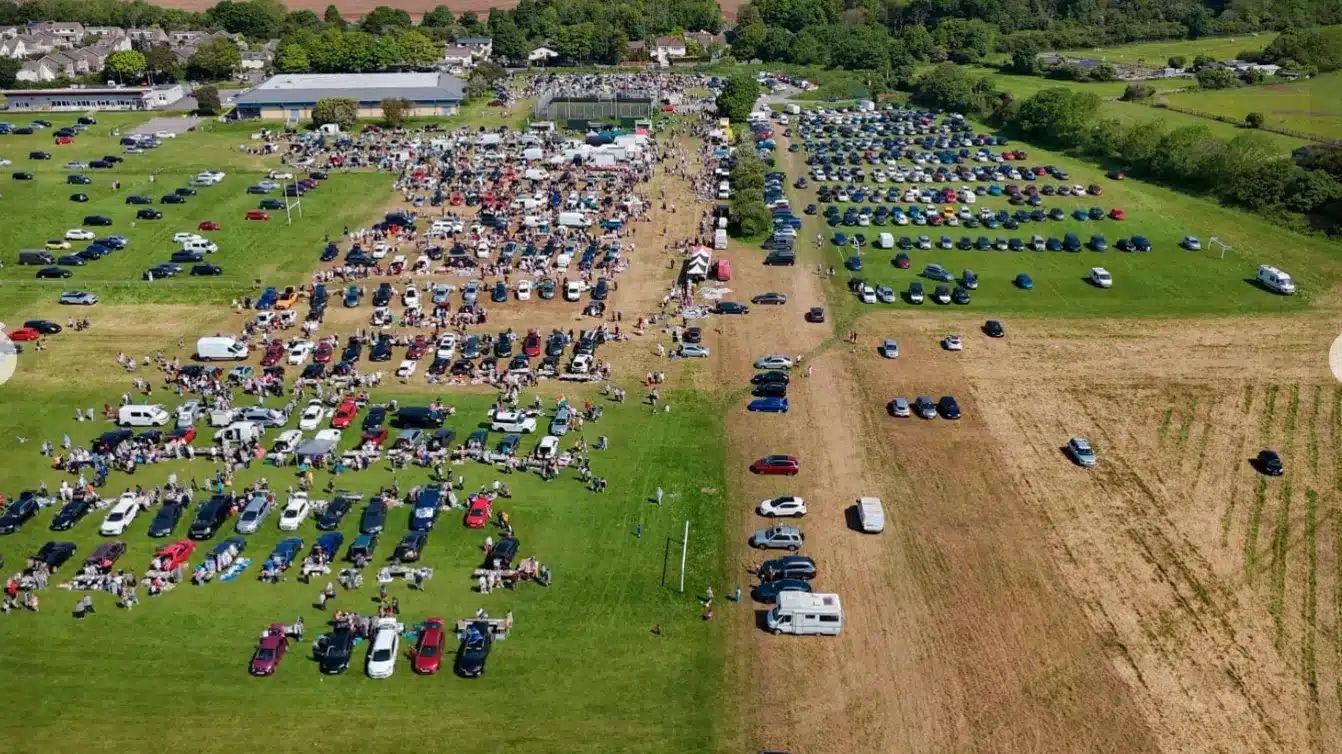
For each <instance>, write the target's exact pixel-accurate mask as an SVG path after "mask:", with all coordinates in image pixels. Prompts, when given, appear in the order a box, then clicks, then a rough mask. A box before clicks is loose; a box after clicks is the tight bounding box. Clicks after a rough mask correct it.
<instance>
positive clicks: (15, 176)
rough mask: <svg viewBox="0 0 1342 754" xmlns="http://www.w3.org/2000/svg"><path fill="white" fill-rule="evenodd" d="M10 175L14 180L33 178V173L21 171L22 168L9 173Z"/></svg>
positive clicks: (29, 179)
mask: <svg viewBox="0 0 1342 754" xmlns="http://www.w3.org/2000/svg"><path fill="white" fill-rule="evenodd" d="M10 177H11V178H13V179H14V180H16V181H31V180H32V179H33V174H32V173H25V172H23V171H22V170H20V171H19V172H17V173H14V174H13V175H11V176H10Z"/></svg>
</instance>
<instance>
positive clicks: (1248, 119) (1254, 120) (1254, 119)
mask: <svg viewBox="0 0 1342 754" xmlns="http://www.w3.org/2000/svg"><path fill="white" fill-rule="evenodd" d="M1266 120H1267V119H1266V118H1264V117H1263V114H1262V113H1249V114H1248V115H1246V116H1244V125H1246V126H1248V127H1249V128H1262V127H1263V123H1264V121H1266Z"/></svg>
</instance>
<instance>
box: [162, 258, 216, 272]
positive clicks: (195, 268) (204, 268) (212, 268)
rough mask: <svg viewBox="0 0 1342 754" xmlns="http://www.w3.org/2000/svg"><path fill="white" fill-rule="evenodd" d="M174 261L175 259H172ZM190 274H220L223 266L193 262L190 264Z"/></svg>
mask: <svg viewBox="0 0 1342 754" xmlns="http://www.w3.org/2000/svg"><path fill="white" fill-rule="evenodd" d="M174 261H175V260H174ZM191 274H192V275H222V274H224V268H223V267H220V266H219V265H217V264H195V265H192V266H191Z"/></svg>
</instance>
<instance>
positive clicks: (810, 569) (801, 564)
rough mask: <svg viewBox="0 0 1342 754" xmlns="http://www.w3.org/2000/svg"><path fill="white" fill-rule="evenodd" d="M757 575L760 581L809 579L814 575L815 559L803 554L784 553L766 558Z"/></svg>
mask: <svg viewBox="0 0 1342 754" xmlns="http://www.w3.org/2000/svg"><path fill="white" fill-rule="evenodd" d="M759 577H760V581H761V582H765V581H777V580H778V579H801V580H803V581H810V580H811V579H813V578H815V577H816V567H815V561H814V560H812V559H811V558H809V557H807V556H805V555H785V556H783V557H781V558H777V559H775V560H766V561H764V562H763V563H762V564H760V569H759Z"/></svg>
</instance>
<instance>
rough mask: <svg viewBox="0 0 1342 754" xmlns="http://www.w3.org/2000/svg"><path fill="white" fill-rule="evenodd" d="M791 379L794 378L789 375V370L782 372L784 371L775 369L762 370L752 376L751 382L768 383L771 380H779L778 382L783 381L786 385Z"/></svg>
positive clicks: (753, 383) (757, 383)
mask: <svg viewBox="0 0 1342 754" xmlns="http://www.w3.org/2000/svg"><path fill="white" fill-rule="evenodd" d="M791 379H792V378H790V377H788V374H787V372H782V371H778V370H774V371H769V372H760V373H759V374H757V375H755V376H754V377H751V378H750V384H752V385H764V384H768V383H770V382H777V383H781V384H784V385H786V384H788V382H790V381H791Z"/></svg>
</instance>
